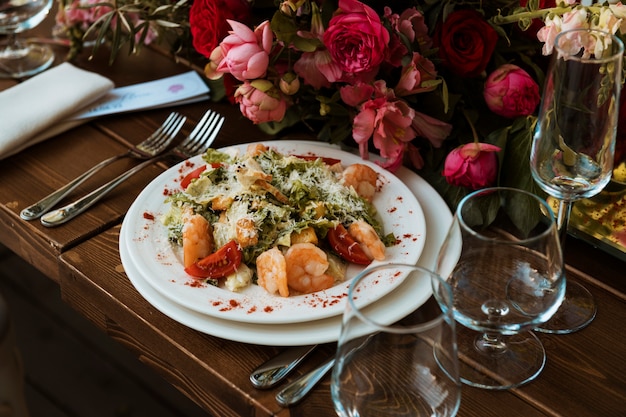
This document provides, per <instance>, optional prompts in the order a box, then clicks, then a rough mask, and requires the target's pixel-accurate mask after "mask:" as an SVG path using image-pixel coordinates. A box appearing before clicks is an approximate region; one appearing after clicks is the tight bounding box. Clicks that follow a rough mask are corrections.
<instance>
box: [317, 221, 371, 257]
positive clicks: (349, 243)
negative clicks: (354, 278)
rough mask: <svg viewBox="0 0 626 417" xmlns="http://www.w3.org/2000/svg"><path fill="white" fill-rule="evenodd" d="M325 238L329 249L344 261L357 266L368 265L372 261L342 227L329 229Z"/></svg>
mask: <svg viewBox="0 0 626 417" xmlns="http://www.w3.org/2000/svg"><path fill="white" fill-rule="evenodd" d="M327 237H328V243H330V246H331V248H333V250H334V251H335V252H337V253H338V254H339V256H341V257H342V258H343V259H345V260H346V261H348V262H352V263H355V264H359V265H369V263H370V262H371V261H372V260H371V259H370V258H369V256H367V254H366V253H365V251H363V249H362V248H361V246H360V245H359V243H358V242H357V241H356V240H354V238H353V237H352V236H350V234H349V233H348V231H347V230H346V228H345V227H343V225H341V224H340V225H338V226H337V227H335V228H334V229H329V230H328V234H327Z"/></svg>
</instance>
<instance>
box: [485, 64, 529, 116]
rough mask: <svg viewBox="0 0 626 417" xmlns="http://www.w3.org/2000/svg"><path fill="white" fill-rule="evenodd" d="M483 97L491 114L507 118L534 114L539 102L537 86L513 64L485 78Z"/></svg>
mask: <svg viewBox="0 0 626 417" xmlns="http://www.w3.org/2000/svg"><path fill="white" fill-rule="evenodd" d="M483 96H484V98H485V102H486V103H487V106H488V107H489V109H490V110H491V111H492V112H494V113H495V114H499V115H500V116H503V117H508V118H515V117H519V116H528V115H530V114H532V113H534V111H535V109H536V108H537V105H538V104H539V102H540V101H541V96H540V95H539V85H537V83H536V82H535V80H533V78H532V77H531V76H530V75H528V73H527V72H526V71H524V70H523V69H521V68H520V67H518V66H517V65H513V64H504V65H502V66H501V67H499V68H498V69H497V70H495V71H494V72H492V73H491V74H490V75H489V77H487V81H486V82H485V88H484V90H483Z"/></svg>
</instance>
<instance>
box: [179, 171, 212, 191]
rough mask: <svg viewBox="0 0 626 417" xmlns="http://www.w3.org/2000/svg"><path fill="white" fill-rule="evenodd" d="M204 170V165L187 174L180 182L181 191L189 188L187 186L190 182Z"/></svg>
mask: <svg viewBox="0 0 626 417" xmlns="http://www.w3.org/2000/svg"><path fill="white" fill-rule="evenodd" d="M205 169H206V165H201V166H199V167H198V168H196V169H194V170H193V171H191V172H190V173H188V174H187V175H185V178H183V180H182V181H181V182H180V186H181V187H182V189H183V190H186V189H187V187H189V184H191V180H195V179H196V178H198V177H199V176H200V174H202V173H203V172H204V170H205Z"/></svg>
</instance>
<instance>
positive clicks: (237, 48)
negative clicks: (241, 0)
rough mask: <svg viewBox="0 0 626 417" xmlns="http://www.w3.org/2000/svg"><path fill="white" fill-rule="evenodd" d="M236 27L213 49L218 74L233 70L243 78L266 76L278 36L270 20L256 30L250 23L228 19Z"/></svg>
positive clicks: (233, 73) (252, 78) (238, 77)
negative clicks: (274, 33)
mask: <svg viewBox="0 0 626 417" xmlns="http://www.w3.org/2000/svg"><path fill="white" fill-rule="evenodd" d="M228 23H229V24H230V26H231V27H232V28H233V30H232V31H230V32H229V33H230V35H228V36H227V37H226V38H224V40H223V41H222V43H221V44H220V45H219V46H218V47H217V48H216V49H219V51H215V50H213V52H212V53H211V60H212V61H213V60H214V59H219V62H214V63H212V64H211V66H212V67H214V68H215V72H216V73H218V74H220V73H221V74H223V73H226V72H228V73H230V74H232V76H233V77H235V78H236V79H238V80H239V81H246V80H254V79H256V78H261V77H263V76H265V73H266V71H267V67H268V65H269V62H270V57H269V54H270V51H271V50H272V42H273V40H274V35H273V33H272V29H271V27H270V22H269V21H268V20H266V21H264V22H263V23H261V24H260V25H259V26H257V28H256V29H255V30H254V31H252V30H251V29H250V28H249V27H248V26H246V25H244V24H242V23H239V22H236V21H234V20H228Z"/></svg>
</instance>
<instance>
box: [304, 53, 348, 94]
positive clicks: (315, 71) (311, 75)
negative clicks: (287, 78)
mask: <svg viewBox="0 0 626 417" xmlns="http://www.w3.org/2000/svg"><path fill="white" fill-rule="evenodd" d="M293 70H294V71H295V73H296V74H298V76H299V77H300V78H302V79H303V80H304V83H305V84H308V85H310V86H312V87H313V88H315V89H316V90H319V89H320V88H322V87H330V83H331V82H335V81H337V80H339V78H340V77H341V74H342V72H341V69H340V68H339V67H338V66H337V65H335V63H333V61H332V59H331V58H330V55H329V54H328V51H326V50H322V51H315V52H305V53H303V54H302V56H301V57H300V59H298V60H297V61H296V63H295V64H294V65H293Z"/></svg>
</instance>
